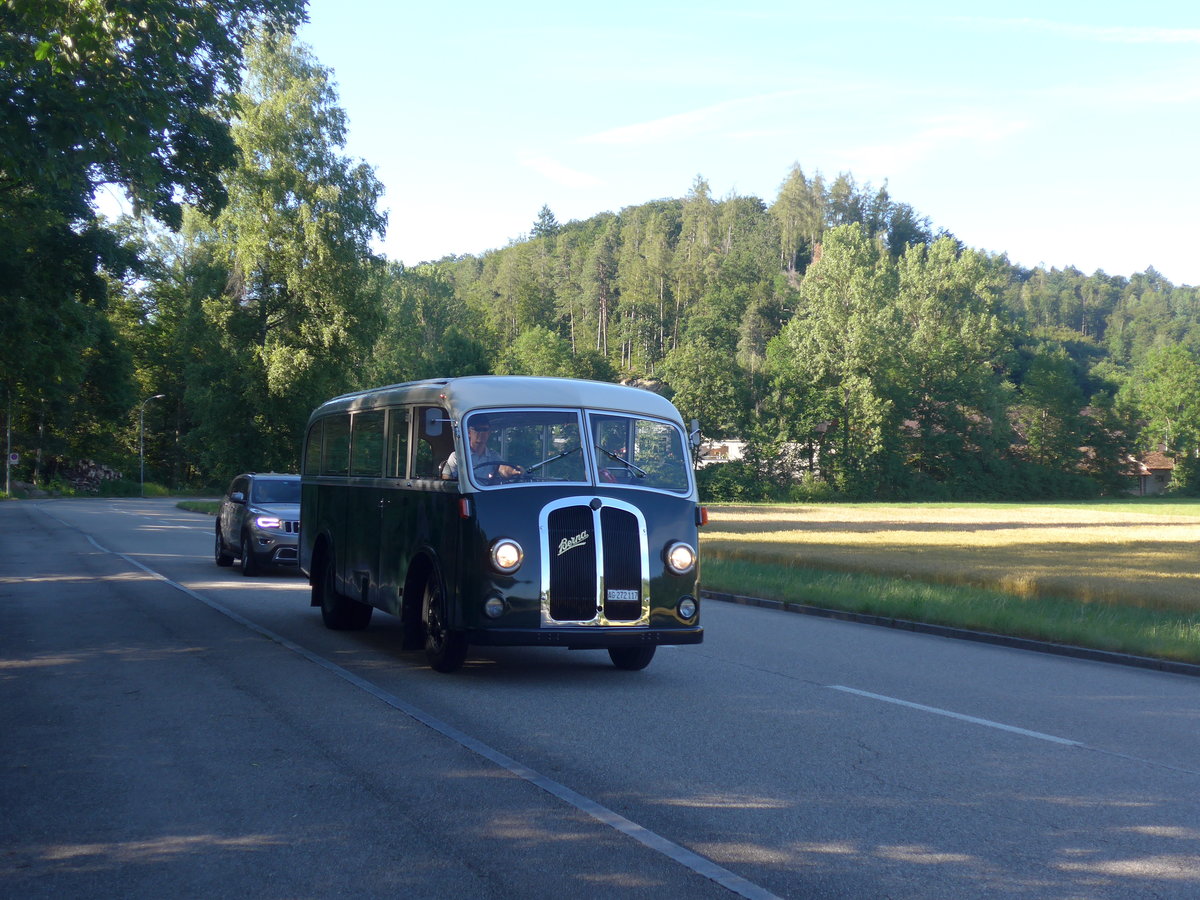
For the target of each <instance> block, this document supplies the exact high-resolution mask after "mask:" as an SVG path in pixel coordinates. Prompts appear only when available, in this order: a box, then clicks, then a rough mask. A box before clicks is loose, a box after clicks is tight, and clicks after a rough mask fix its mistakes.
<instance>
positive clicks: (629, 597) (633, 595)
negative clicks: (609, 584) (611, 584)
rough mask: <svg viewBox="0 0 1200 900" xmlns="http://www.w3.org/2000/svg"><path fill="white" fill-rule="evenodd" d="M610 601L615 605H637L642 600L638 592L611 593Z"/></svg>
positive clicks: (609, 594)
mask: <svg viewBox="0 0 1200 900" xmlns="http://www.w3.org/2000/svg"><path fill="white" fill-rule="evenodd" d="M608 599H609V600H611V601H612V602H614V603H637V602H638V601H639V600H641V599H642V598H641V596H640V595H639V594H638V592H637V591H609V592H608Z"/></svg>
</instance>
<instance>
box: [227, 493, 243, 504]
mask: <svg viewBox="0 0 1200 900" xmlns="http://www.w3.org/2000/svg"><path fill="white" fill-rule="evenodd" d="M229 502H230V503H245V502H246V495H245V494H243V493H242V492H241V491H234V492H233V493H232V494H230V495H229Z"/></svg>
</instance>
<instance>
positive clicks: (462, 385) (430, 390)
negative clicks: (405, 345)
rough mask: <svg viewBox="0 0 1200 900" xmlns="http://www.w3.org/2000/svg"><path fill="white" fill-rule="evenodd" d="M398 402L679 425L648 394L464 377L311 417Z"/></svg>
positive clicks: (323, 409)
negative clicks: (548, 410)
mask: <svg viewBox="0 0 1200 900" xmlns="http://www.w3.org/2000/svg"><path fill="white" fill-rule="evenodd" d="M400 403H417V404H424V405H430V406H446V407H447V408H448V409H449V411H450V415H451V417H453V418H456V419H457V418H459V417H460V416H462V415H463V414H465V413H468V412H470V411H471V410H474V409H489V408H494V407H510V406H538V407H569V408H580V407H585V408H587V409H605V410H617V411H621V412H632V413H637V414H639V415H648V416H654V417H656V418H660V419H669V420H671V421H673V422H678V423H680V424H682V419H681V418H680V415H679V412H678V410H676V409H675V407H674V405H673V404H672V403H671V402H670V401H669V400H667V399H666V398H665V397H662V396H660V395H659V394H656V393H654V392H653V391H648V390H644V389H642V388H636V387H630V386H628V385H622V384H610V383H608V382H605V381H585V380H583V379H577V378H538V377H534V376H529V375H467V376H463V377H461V378H432V379H428V380H426V381H408V382H404V383H403V384H392V385H388V386H387V387H379V388H373V389H371V390H366V391H357V392H355V393H352V394H343V395H342V396H340V397H334V398H333V399H332V400H328V401H326V402H325V403H323V404H321V405H320V406H319V407H317V409H316V410H315V411H314V412H313V418H316V417H318V416H321V415H324V414H326V413H330V412H334V411H345V410H358V409H374V408H376V407H383V406H393V405H396V404H400Z"/></svg>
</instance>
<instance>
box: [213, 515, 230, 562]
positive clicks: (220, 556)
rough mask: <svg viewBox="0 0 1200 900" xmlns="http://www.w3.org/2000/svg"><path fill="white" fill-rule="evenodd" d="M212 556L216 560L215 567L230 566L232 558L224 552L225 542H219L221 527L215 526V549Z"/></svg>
mask: <svg viewBox="0 0 1200 900" xmlns="http://www.w3.org/2000/svg"><path fill="white" fill-rule="evenodd" d="M213 556H214V557H215V558H216V561H217V565H218V566H221V567H226V566H232V565H233V557H232V556H231V555H230V554H229V553H228V552H226V550H225V542H224V541H222V540H221V526H220V525H218V526H217V540H216V548H215V549H214V550H213Z"/></svg>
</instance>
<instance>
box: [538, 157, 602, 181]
mask: <svg viewBox="0 0 1200 900" xmlns="http://www.w3.org/2000/svg"><path fill="white" fill-rule="evenodd" d="M521 165H523V166H525V167H526V168H527V169H532V170H533V171H535V172H537V173H538V174H539V175H541V176H542V177H543V178H547V179H549V180H550V181H553V182H555V183H556V184H561V185H563V186H564V187H570V188H590V187H596V186H598V185H599V184H600V183H601V182H600V179H599V178H597V177H596V176H595V175H590V174H588V173H587V172H580V171H579V170H577V169H572V168H570V167H569V166H564V165H563V164H562V163H560V162H559V161H558V160H556V159H552V158H550V157H549V156H529V157H525V158H524V159H522V160H521Z"/></svg>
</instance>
